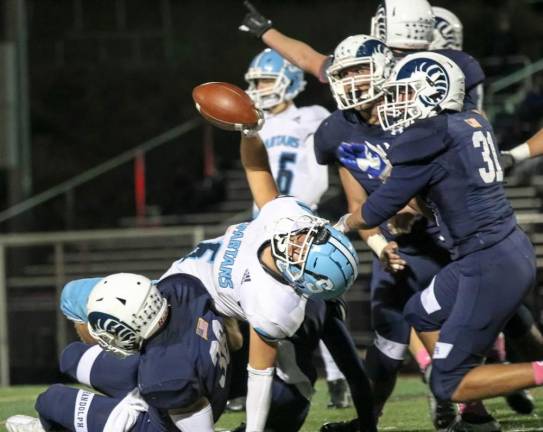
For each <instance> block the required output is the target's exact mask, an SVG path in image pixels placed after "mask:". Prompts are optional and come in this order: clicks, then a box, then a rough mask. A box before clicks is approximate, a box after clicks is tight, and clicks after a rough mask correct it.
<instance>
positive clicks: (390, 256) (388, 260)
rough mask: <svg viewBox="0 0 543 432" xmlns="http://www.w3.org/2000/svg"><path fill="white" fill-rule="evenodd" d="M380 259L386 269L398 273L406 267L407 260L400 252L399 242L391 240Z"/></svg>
mask: <svg viewBox="0 0 543 432" xmlns="http://www.w3.org/2000/svg"><path fill="white" fill-rule="evenodd" d="M379 261H381V264H383V267H384V268H385V270H386V271H388V272H390V273H397V272H399V271H402V270H403V269H405V266H406V265H407V262H406V261H405V260H404V259H403V258H402V257H401V256H400V255H399V254H398V243H396V242H394V241H391V242H388V243H387V245H386V246H385V247H384V248H383V251H382V252H381V255H380V256H379Z"/></svg>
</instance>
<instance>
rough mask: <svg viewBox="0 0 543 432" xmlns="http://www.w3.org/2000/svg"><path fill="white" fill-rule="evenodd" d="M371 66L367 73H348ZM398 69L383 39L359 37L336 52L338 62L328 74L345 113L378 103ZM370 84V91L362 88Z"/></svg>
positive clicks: (345, 42)
mask: <svg viewBox="0 0 543 432" xmlns="http://www.w3.org/2000/svg"><path fill="white" fill-rule="evenodd" d="M364 66H367V72H366V71H360V72H359V73H356V74H353V75H345V72H346V71H347V70H348V69H350V68H353V67H355V68H356V67H358V68H360V67H364ZM393 66H394V55H393V54H392V51H391V50H390V49H389V48H388V47H387V46H386V45H385V44H384V43H383V42H382V41H380V40H379V39H376V38H373V37H370V36H366V35H355V36H349V37H348V38H347V39H344V40H343V41H342V42H341V43H340V44H339V45H338V46H337V47H336V49H335V51H334V60H333V62H332V64H331V65H330V67H329V68H328V69H327V70H326V75H327V76H328V81H329V82H330V88H331V90H332V94H333V95H334V98H335V100H336V102H337V106H338V108H339V109H341V110H345V109H350V108H354V107H357V106H360V105H363V104H365V103H368V102H371V101H374V100H375V99H377V98H378V97H380V96H381V95H382V94H383V92H382V91H381V87H380V86H381V85H382V84H383V83H384V82H385V80H386V79H387V78H388V76H389V75H390V72H391V71H392V67H393ZM364 84H368V88H367V90H364V91H361V90H360V86H361V85H364Z"/></svg>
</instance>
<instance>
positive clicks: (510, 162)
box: [498, 151, 517, 175]
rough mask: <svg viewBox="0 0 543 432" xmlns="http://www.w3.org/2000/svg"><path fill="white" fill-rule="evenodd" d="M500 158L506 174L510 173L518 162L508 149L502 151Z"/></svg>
mask: <svg viewBox="0 0 543 432" xmlns="http://www.w3.org/2000/svg"><path fill="white" fill-rule="evenodd" d="M498 159H499V162H500V166H501V167H502V170H503V173H504V174H506V175H507V174H509V172H510V171H511V169H512V168H513V167H514V166H515V164H516V162H517V161H516V160H515V158H514V157H513V155H512V154H511V153H509V152H508V151H502V152H500V154H499V156H498Z"/></svg>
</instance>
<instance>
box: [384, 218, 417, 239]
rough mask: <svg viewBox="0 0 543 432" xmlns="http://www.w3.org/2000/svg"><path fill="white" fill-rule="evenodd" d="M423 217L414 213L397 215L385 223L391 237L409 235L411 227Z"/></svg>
mask: <svg viewBox="0 0 543 432" xmlns="http://www.w3.org/2000/svg"><path fill="white" fill-rule="evenodd" d="M422 217H423V216H422V215H420V214H415V213H408V212H405V213H398V214H397V215H394V216H392V217H391V218H390V219H389V220H388V222H387V228H388V230H389V231H390V234H392V235H395V236H397V235H402V234H409V233H410V232H411V230H412V229H413V225H415V222H417V221H418V220H419V219H420V218H422Z"/></svg>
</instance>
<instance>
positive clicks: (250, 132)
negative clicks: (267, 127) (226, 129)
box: [239, 108, 264, 138]
mask: <svg viewBox="0 0 543 432" xmlns="http://www.w3.org/2000/svg"><path fill="white" fill-rule="evenodd" d="M255 110H256V112H257V114H258V120H257V122H256V124H255V125H254V126H253V127H252V128H248V127H247V125H242V126H241V128H240V129H239V130H240V132H241V133H242V134H243V135H244V136H246V137H247V138H250V137H254V136H256V135H258V132H259V131H260V129H262V126H264V113H263V112H262V111H261V110H259V109H258V108H255Z"/></svg>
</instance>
